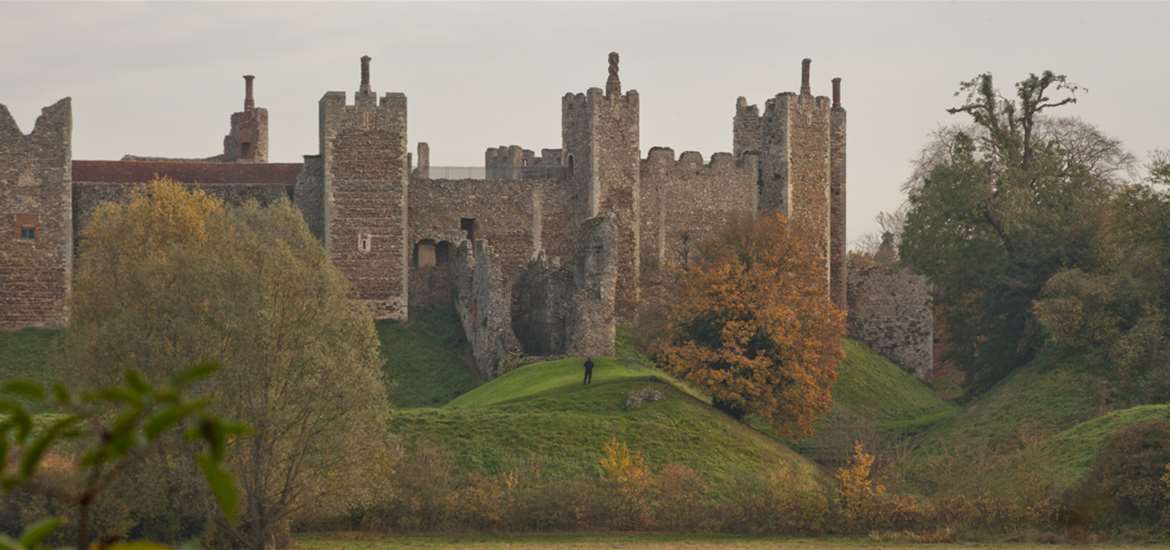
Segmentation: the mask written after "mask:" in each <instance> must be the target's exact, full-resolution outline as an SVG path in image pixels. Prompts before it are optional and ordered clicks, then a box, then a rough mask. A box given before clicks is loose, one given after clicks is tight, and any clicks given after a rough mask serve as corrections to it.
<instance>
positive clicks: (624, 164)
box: [561, 52, 641, 318]
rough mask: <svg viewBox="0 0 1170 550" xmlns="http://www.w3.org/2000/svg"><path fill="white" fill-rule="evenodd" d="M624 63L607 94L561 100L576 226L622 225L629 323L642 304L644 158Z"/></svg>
mask: <svg viewBox="0 0 1170 550" xmlns="http://www.w3.org/2000/svg"><path fill="white" fill-rule="evenodd" d="M618 62H619V56H618V54H617V53H616V52H613V53H610V54H609V77H608V79H607V80H606V89H605V91H604V92H603V91H602V90H601V89H600V88H590V89H589V90H588V91H586V92H585V93H584V94H571V93H570V94H565V96H564V97H563V98H562V99H561V141H562V151H563V154H564V164H565V172H566V180H567V182H568V184H569V185H570V186H571V187H572V188H573V192H572V195H573V196H574V202H575V216H574V222H575V223H576V224H580V223H581V222H583V221H584V220H586V219H589V218H593V217H596V216H598V215H601V214H603V213H611V214H613V215H614V218H615V221H616V223H617V228H618V237H617V266H618V272H619V273H620V275H619V277H618V282H617V312H618V315H619V316H620V317H623V318H626V317H629V316H630V315H632V314H633V313H634V308H635V306H636V305H637V302H638V280H639V266H640V263H639V251H638V247H639V245H638V241H639V238H638V231H639V229H638V216H639V206H638V188H639V179H640V175H639V161H640V157H641V153H640V149H639V147H640V146H639V126H638V124H639V123H638V116H639V115H638V110H639V105H638V92H637V91H635V90H630V91H628V92H625V93H622V91H621V80H620V78H619V75H618Z"/></svg>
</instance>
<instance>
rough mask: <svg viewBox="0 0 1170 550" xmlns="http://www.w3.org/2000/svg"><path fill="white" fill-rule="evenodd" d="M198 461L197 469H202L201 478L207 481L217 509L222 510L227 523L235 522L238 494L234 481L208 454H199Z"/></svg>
mask: <svg viewBox="0 0 1170 550" xmlns="http://www.w3.org/2000/svg"><path fill="white" fill-rule="evenodd" d="M198 460H199V467H200V468H202V469H203V477H204V478H206V479H207V484H208V485H209V486H210V487H211V492H212V494H214V495H215V500H216V502H218V503H219V508H220V509H221V510H223V515H224V516H226V517H227V519H228V521H235V520H236V507H237V505H238V504H239V492H240V491H239V489H238V488H236V482H235V480H234V479H233V478H232V476H231V474H229V473H228V472H227V470H224V469H223V466H222V465H220V463H219V462H218V461H216V460H215V458H214V457H212V456H211V455H210V454H201V455H199V457H198Z"/></svg>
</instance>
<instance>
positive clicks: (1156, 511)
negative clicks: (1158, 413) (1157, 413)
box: [1082, 420, 1170, 522]
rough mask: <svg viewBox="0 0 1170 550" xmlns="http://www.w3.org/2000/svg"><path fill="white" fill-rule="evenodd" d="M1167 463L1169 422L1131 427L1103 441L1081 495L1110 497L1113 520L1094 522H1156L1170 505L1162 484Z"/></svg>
mask: <svg viewBox="0 0 1170 550" xmlns="http://www.w3.org/2000/svg"><path fill="white" fill-rule="evenodd" d="M1168 462H1170V422H1166V421H1165V420H1147V421H1144V422H1137V423H1134V424H1132V425H1130V426H1127V427H1125V428H1122V429H1120V430H1118V431H1117V432H1116V433H1115V434H1113V435H1112V436H1111V437H1109V439H1108V440H1107V441H1106V443H1105V446H1104V447H1103V448H1102V449H1101V452H1100V453H1099V454H1098V455H1097V462H1096V464H1095V465H1094V467H1093V471H1092V474H1091V475H1090V477H1089V479H1088V481H1087V482H1086V483H1087V486H1086V487H1084V488H1083V489H1082V491H1083V493H1082V494H1087V495H1093V494H1097V495H1109V496H1110V497H1111V499H1112V501H1113V505H1114V506H1115V509H1114V510H1113V511H1114V512H1115V514H1114V516H1115V517H1113V518H1108V517H1104V518H1097V519H1116V520H1124V519H1137V520H1141V521H1147V522H1152V521H1156V520H1158V519H1159V518H1160V517H1161V516H1162V514H1163V512H1164V511H1165V510H1166V508H1167V505H1168V504H1170V498H1167V497H1168V495H1167V491H1166V485H1165V483H1164V482H1163V481H1162V476H1163V475H1165V472H1166V464H1167V463H1168ZM1105 515H1109V514H1105Z"/></svg>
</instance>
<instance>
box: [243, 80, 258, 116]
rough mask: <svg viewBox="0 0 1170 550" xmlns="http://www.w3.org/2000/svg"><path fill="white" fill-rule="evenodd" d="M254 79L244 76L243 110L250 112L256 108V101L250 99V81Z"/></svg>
mask: <svg viewBox="0 0 1170 550" xmlns="http://www.w3.org/2000/svg"><path fill="white" fill-rule="evenodd" d="M254 78H256V77H255V76H253V75H250V74H246V75H244V110H245V111H251V110H252V109H253V108H254V107H256V100H254V99H252V79H254Z"/></svg>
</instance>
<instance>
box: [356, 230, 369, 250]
mask: <svg viewBox="0 0 1170 550" xmlns="http://www.w3.org/2000/svg"><path fill="white" fill-rule="evenodd" d="M371 240H372V238H371V237H370V234H369V233H361V234H359V235H358V252H369V251H370V248H371V246H372V245H371V243H370V241H371Z"/></svg>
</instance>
